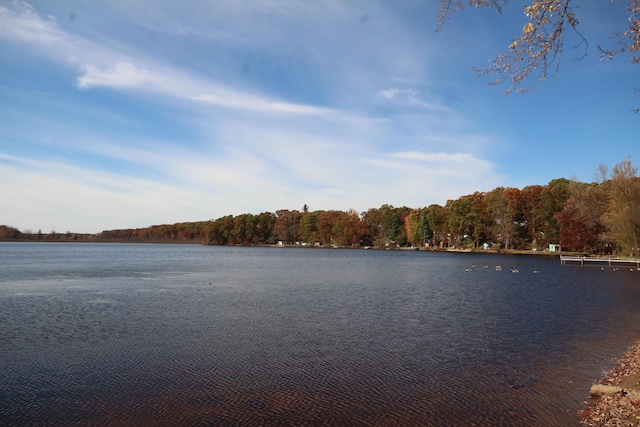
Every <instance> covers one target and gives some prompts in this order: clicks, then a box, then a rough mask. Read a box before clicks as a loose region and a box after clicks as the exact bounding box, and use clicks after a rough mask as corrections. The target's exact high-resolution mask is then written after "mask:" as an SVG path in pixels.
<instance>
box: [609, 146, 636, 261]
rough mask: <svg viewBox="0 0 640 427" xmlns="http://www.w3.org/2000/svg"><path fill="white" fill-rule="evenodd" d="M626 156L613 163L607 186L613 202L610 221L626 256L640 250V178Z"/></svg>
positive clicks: (617, 241)
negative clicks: (620, 160)
mask: <svg viewBox="0 0 640 427" xmlns="http://www.w3.org/2000/svg"><path fill="white" fill-rule="evenodd" d="M637 173H638V168H637V167H635V166H634V165H633V164H632V163H631V159H630V158H627V159H625V160H623V161H622V162H620V163H618V164H617V165H616V166H614V168H613V170H612V172H611V176H610V179H609V181H608V183H607V184H608V185H609V188H610V196H611V205H610V210H609V214H608V217H607V223H608V225H609V226H610V227H611V230H612V234H613V236H614V238H615V240H616V243H617V245H618V247H619V248H620V250H621V251H622V253H623V254H624V255H629V256H638V255H639V252H640V249H638V248H639V247H640V178H638V176H637Z"/></svg>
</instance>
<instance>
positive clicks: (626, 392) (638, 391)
mask: <svg viewBox="0 0 640 427" xmlns="http://www.w3.org/2000/svg"><path fill="white" fill-rule="evenodd" d="M614 361H615V362H616V366H615V367H613V368H612V369H611V370H609V371H608V372H607V373H606V375H605V376H604V378H602V379H600V381H599V383H598V384H594V385H593V386H592V387H591V398H590V399H589V401H588V402H587V403H588V406H587V407H586V408H583V409H582V410H581V411H580V412H579V414H578V415H579V417H580V425H582V426H587V427H614V426H615V427H625V426H640V342H638V343H636V344H634V345H633V346H632V347H630V348H629V349H628V350H627V352H626V353H625V354H624V356H622V357H621V358H620V359H614Z"/></svg>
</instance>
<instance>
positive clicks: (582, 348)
mask: <svg viewBox="0 0 640 427" xmlns="http://www.w3.org/2000/svg"><path fill="white" fill-rule="evenodd" d="M496 265H501V266H502V267H503V269H502V270H501V271H499V270H496V268H495V267H496ZM511 268H518V269H519V271H520V272H519V273H512V272H511ZM534 270H539V272H538V273H534ZM629 270H630V269H629V268H620V271H614V270H613V269H612V268H606V270H605V271H601V270H600V267H599V266H598V267H596V266H583V267H581V266H569V265H560V262H559V260H558V259H557V258H548V257H544V256H536V257H533V256H505V255H491V254H452V253H429V252H416V251H413V252H412V251H374V250H338V249H289V248H249V247H238V248H236V247H214V246H199V245H151V244H149V245H138V244H90V243H87V244H80V243H78V244H67V243H0V363H1V365H0V367H1V369H0V425H3V426H12V425H15V426H29V425H34V426H36V425H37V426H46V425H54V426H70V425H167V426H169V425H171V426H175V425H221V426H226V425H229V426H234V425H237V426H252V425H254V426H263V425H269V426H271V425H294V426H302V425H332V426H337V425H384V426H394V425H402V426H406V425H433V426H440V425H447V426H471V425H475V426H567V425H576V424H577V422H578V418H577V415H576V414H577V412H578V410H579V409H580V408H581V407H582V405H583V402H584V401H585V400H587V397H588V391H589V386H590V385H591V384H592V383H593V382H595V381H596V380H597V379H598V378H599V377H601V376H602V375H603V373H604V370H605V369H608V368H611V367H612V366H613V362H612V358H614V357H620V356H622V354H623V353H624V352H625V350H626V349H627V348H628V346H630V345H632V344H634V343H635V342H636V340H638V339H640V310H638V302H639V301H640V286H639V285H640V272H637V271H633V272H632V271H629Z"/></svg>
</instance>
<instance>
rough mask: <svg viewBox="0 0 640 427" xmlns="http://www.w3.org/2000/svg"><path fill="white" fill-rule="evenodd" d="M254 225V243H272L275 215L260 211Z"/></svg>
mask: <svg viewBox="0 0 640 427" xmlns="http://www.w3.org/2000/svg"><path fill="white" fill-rule="evenodd" d="M257 220H258V223H257V225H256V232H255V241H256V243H273V237H272V236H273V228H274V226H275V224H276V216H275V214H273V213H271V212H262V213H261V214H259V215H258V218H257Z"/></svg>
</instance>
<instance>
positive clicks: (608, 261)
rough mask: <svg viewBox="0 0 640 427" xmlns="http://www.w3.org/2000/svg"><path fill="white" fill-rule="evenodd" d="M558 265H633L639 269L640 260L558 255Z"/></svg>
mask: <svg viewBox="0 0 640 427" xmlns="http://www.w3.org/2000/svg"><path fill="white" fill-rule="evenodd" d="M560 263H562V264H567V263H580V265H585V264H587V263H594V264H597V265H625V264H626V265H629V264H631V265H635V266H636V267H638V268H640V259H633V258H611V257H597V256H571V255H560Z"/></svg>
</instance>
